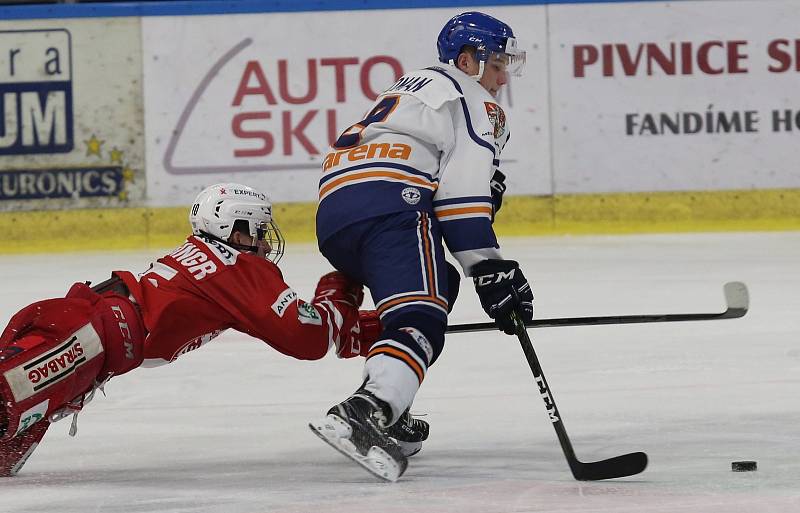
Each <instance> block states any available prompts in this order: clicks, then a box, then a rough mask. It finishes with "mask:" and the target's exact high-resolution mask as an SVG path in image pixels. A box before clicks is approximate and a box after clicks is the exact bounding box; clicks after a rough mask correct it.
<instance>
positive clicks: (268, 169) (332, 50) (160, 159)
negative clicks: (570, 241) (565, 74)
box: [142, 6, 551, 206]
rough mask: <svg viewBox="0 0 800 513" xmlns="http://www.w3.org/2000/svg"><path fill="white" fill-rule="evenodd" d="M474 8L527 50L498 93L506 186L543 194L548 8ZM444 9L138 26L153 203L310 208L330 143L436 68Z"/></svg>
mask: <svg viewBox="0 0 800 513" xmlns="http://www.w3.org/2000/svg"><path fill="white" fill-rule="evenodd" d="M482 10H485V11H486V12H488V13H490V14H492V15H495V16H497V17H499V18H501V19H505V20H513V21H512V23H513V26H514V27H519V28H517V29H516V30H517V35H518V37H519V38H520V39H521V42H522V44H523V46H524V48H525V49H526V50H527V51H528V67H527V70H526V74H525V76H524V77H522V78H519V79H516V78H515V79H514V80H513V82H512V83H511V86H510V88H509V90H508V91H507V92H506V93H504V94H503V95H502V96H501V97H500V98H499V100H500V103H501V104H502V105H503V107H504V109H505V110H506V113H507V115H508V118H509V124H510V126H511V132H512V137H511V140H510V142H509V144H508V146H507V148H506V151H504V154H503V164H502V168H503V170H504V172H506V174H507V175H508V177H509V178H508V183H509V188H510V189H511V190H513V191H514V193H516V194H549V193H550V192H551V178H550V175H549V154H548V147H549V141H548V138H547V137H548V134H547V122H548V113H547V90H546V84H547V82H546V80H547V75H546V73H545V70H546V60H545V57H546V56H545V48H546V43H545V37H546V28H545V27H546V25H545V10H544V7H541V6H539V7H497V8H494V7H492V8H485V9H482ZM453 14H454V9H450V8H448V9H413V10H411V9H403V10H366V11H344V12H324V13H320V12H310V13H276V14H248V15H217V16H187V17H145V18H143V19H142V31H143V45H144V77H145V102H146V105H147V109H146V134H147V165H148V175H147V186H148V198H149V204H150V205H151V206H166V205H183V204H186V203H189V202H190V201H191V200H192V199H193V198H194V196H195V195H196V193H197V192H198V191H199V190H200V189H201V188H202V187H204V186H205V185H208V184H211V183H214V182H220V181H240V182H245V183H248V184H250V185H253V186H256V187H262V188H264V189H266V190H269V191H270V194H271V196H272V199H273V201H313V200H315V199H316V197H317V181H318V178H319V174H320V166H321V161H322V158H323V157H324V154H325V153H326V151H327V146H328V144H329V141H331V140H335V138H336V137H337V136H338V135H339V133H340V132H341V131H342V130H344V129H345V128H347V126H349V125H351V124H353V123H355V122H357V121H359V120H360V119H361V118H362V117H363V115H364V113H365V112H366V110H367V109H368V107H369V105H370V104H371V103H372V100H371V96H374V95H375V94H377V93H379V92H380V91H381V90H383V89H384V88H386V87H388V86H390V85H391V84H392V83H393V82H394V81H395V79H396V78H397V77H398V76H399V74H402V72H405V71H411V70H413V69H416V68H420V67H425V66H429V65H432V64H435V62H436V36H437V34H438V33H439V30H440V29H441V27H442V25H443V24H444V23H445V22H446V21H447V19H449V18H450V17H451V16H453ZM409 27H413V32H411V33H409V32H408V28H409ZM410 34H411V35H410ZM354 41H356V42H357V43H354ZM282 67H283V69H284V70H285V72H282V71H281V69H282ZM259 70H260V71H261V72H263V74H262V75H259ZM215 72H216V73H215ZM314 74H316V80H314V79H313V78H312V77H313V76H314ZM282 84H283V85H282ZM237 92H238V93H239V94H237ZM181 119H183V122H181Z"/></svg>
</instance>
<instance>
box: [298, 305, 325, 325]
mask: <svg viewBox="0 0 800 513" xmlns="http://www.w3.org/2000/svg"><path fill="white" fill-rule="evenodd" d="M297 320H298V321H300V322H301V323H302V324H314V325H316V326H322V317H320V315H319V311H318V310H317V309H316V308H314V305H312V304H311V303H306V302H304V301H299V302H298V303H297Z"/></svg>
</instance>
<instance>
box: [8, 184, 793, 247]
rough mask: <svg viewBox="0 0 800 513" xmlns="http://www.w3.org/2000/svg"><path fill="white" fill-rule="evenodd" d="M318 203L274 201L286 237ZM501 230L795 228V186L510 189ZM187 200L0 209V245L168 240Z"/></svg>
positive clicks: (300, 237) (302, 229)
mask: <svg viewBox="0 0 800 513" xmlns="http://www.w3.org/2000/svg"><path fill="white" fill-rule="evenodd" d="M315 212H316V203H286V204H278V205H275V207H274V213H275V220H276V221H277V222H278V226H280V228H281V230H282V231H283V232H284V236H285V237H286V240H287V242H289V243H290V244H291V243H293V242H313V241H314V240H315V237H314V215H315ZM495 228H496V231H497V234H498V235H500V236H520V235H566V234H576V235H579V234H624V233H665V232H700V231H778V230H800V189H770V190H748V191H710V192H663V193H616V194H575V195H563V196H511V197H507V198H506V199H505V200H504V202H503V209H502V211H501V212H500V213H499V215H498V216H497V221H496V223H495ZM189 231H190V229H189V221H188V205H187V206H186V207H169V208H119V209H85V210H54V211H34V212H0V233H1V234H2V242H0V253H37V252H64V251H96V250H121V249H151V248H170V247H173V246H175V245H177V244H179V243H180V242H181V241H182V240H183V239H184V238H185V237H186V235H187V234H188V233H189Z"/></svg>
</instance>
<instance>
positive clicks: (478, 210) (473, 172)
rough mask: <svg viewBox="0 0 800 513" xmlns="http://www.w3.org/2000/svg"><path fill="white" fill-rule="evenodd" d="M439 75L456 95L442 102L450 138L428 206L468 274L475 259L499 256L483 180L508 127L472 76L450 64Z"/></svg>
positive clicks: (490, 170)
mask: <svg viewBox="0 0 800 513" xmlns="http://www.w3.org/2000/svg"><path fill="white" fill-rule="evenodd" d="M440 73H442V74H443V75H445V76H446V77H447V78H448V79H449V80H450V81H451V82H452V85H453V87H454V88H456V89H457V90H458V91H459V93H460V97H459V98H458V100H457V101H451V102H449V104H448V108H449V110H450V113H449V114H450V116H449V117H450V119H451V120H452V134H453V141H452V144H451V145H450V146H449V147H447V148H446V151H445V152H443V153H442V155H441V160H440V169H439V187H438V189H437V191H436V194H435V195H434V198H433V208H434V212H435V214H436V217H437V219H438V220H439V222H440V224H441V228H442V233H443V234H444V239H445V242H446V243H447V246H448V249H450V251H451V253H453V256H454V257H456V259H457V260H458V261H459V263H460V264H461V267H462V268H463V269H464V273H465V274H466V275H467V276H470V275H471V272H470V271H471V268H472V266H473V265H474V264H476V263H478V262H480V261H481V260H485V259H487V258H502V256H501V254H500V250H499V245H498V244H497V238H496V236H495V233H494V229H493V228H492V197H491V190H490V186H489V183H490V181H491V177H492V173H493V172H494V169H495V167H496V166H497V163H498V159H497V156H498V155H499V153H500V149H501V148H502V145H503V144H504V143H505V140H506V139H507V138H508V130H507V128H506V126H505V115H504V114H503V112H502V109H501V108H500V106H499V105H497V104H496V103H495V101H494V99H493V98H492V97H491V96H490V95H489V93H488V92H486V91H485V90H484V89H483V87H481V86H480V85H479V84H478V83H477V82H476V81H475V80H474V79H473V78H471V77H468V76H467V75H466V74H464V73H462V72H460V71H458V70H457V69H454V68H444V69H442V70H441V71H440Z"/></svg>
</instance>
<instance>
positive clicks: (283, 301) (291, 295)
mask: <svg viewBox="0 0 800 513" xmlns="http://www.w3.org/2000/svg"><path fill="white" fill-rule="evenodd" d="M295 299H297V292H295V291H293V290H292V289H290V288H289V289H286V290H284V291H283V292H281V293H280V295H279V296H278V299H276V300H275V302H274V303H272V311H273V312H275V313H276V314H278V317H283V314H285V313H286V309H287V308H288V307H289V305H290V304H292V301H294V300H295Z"/></svg>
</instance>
